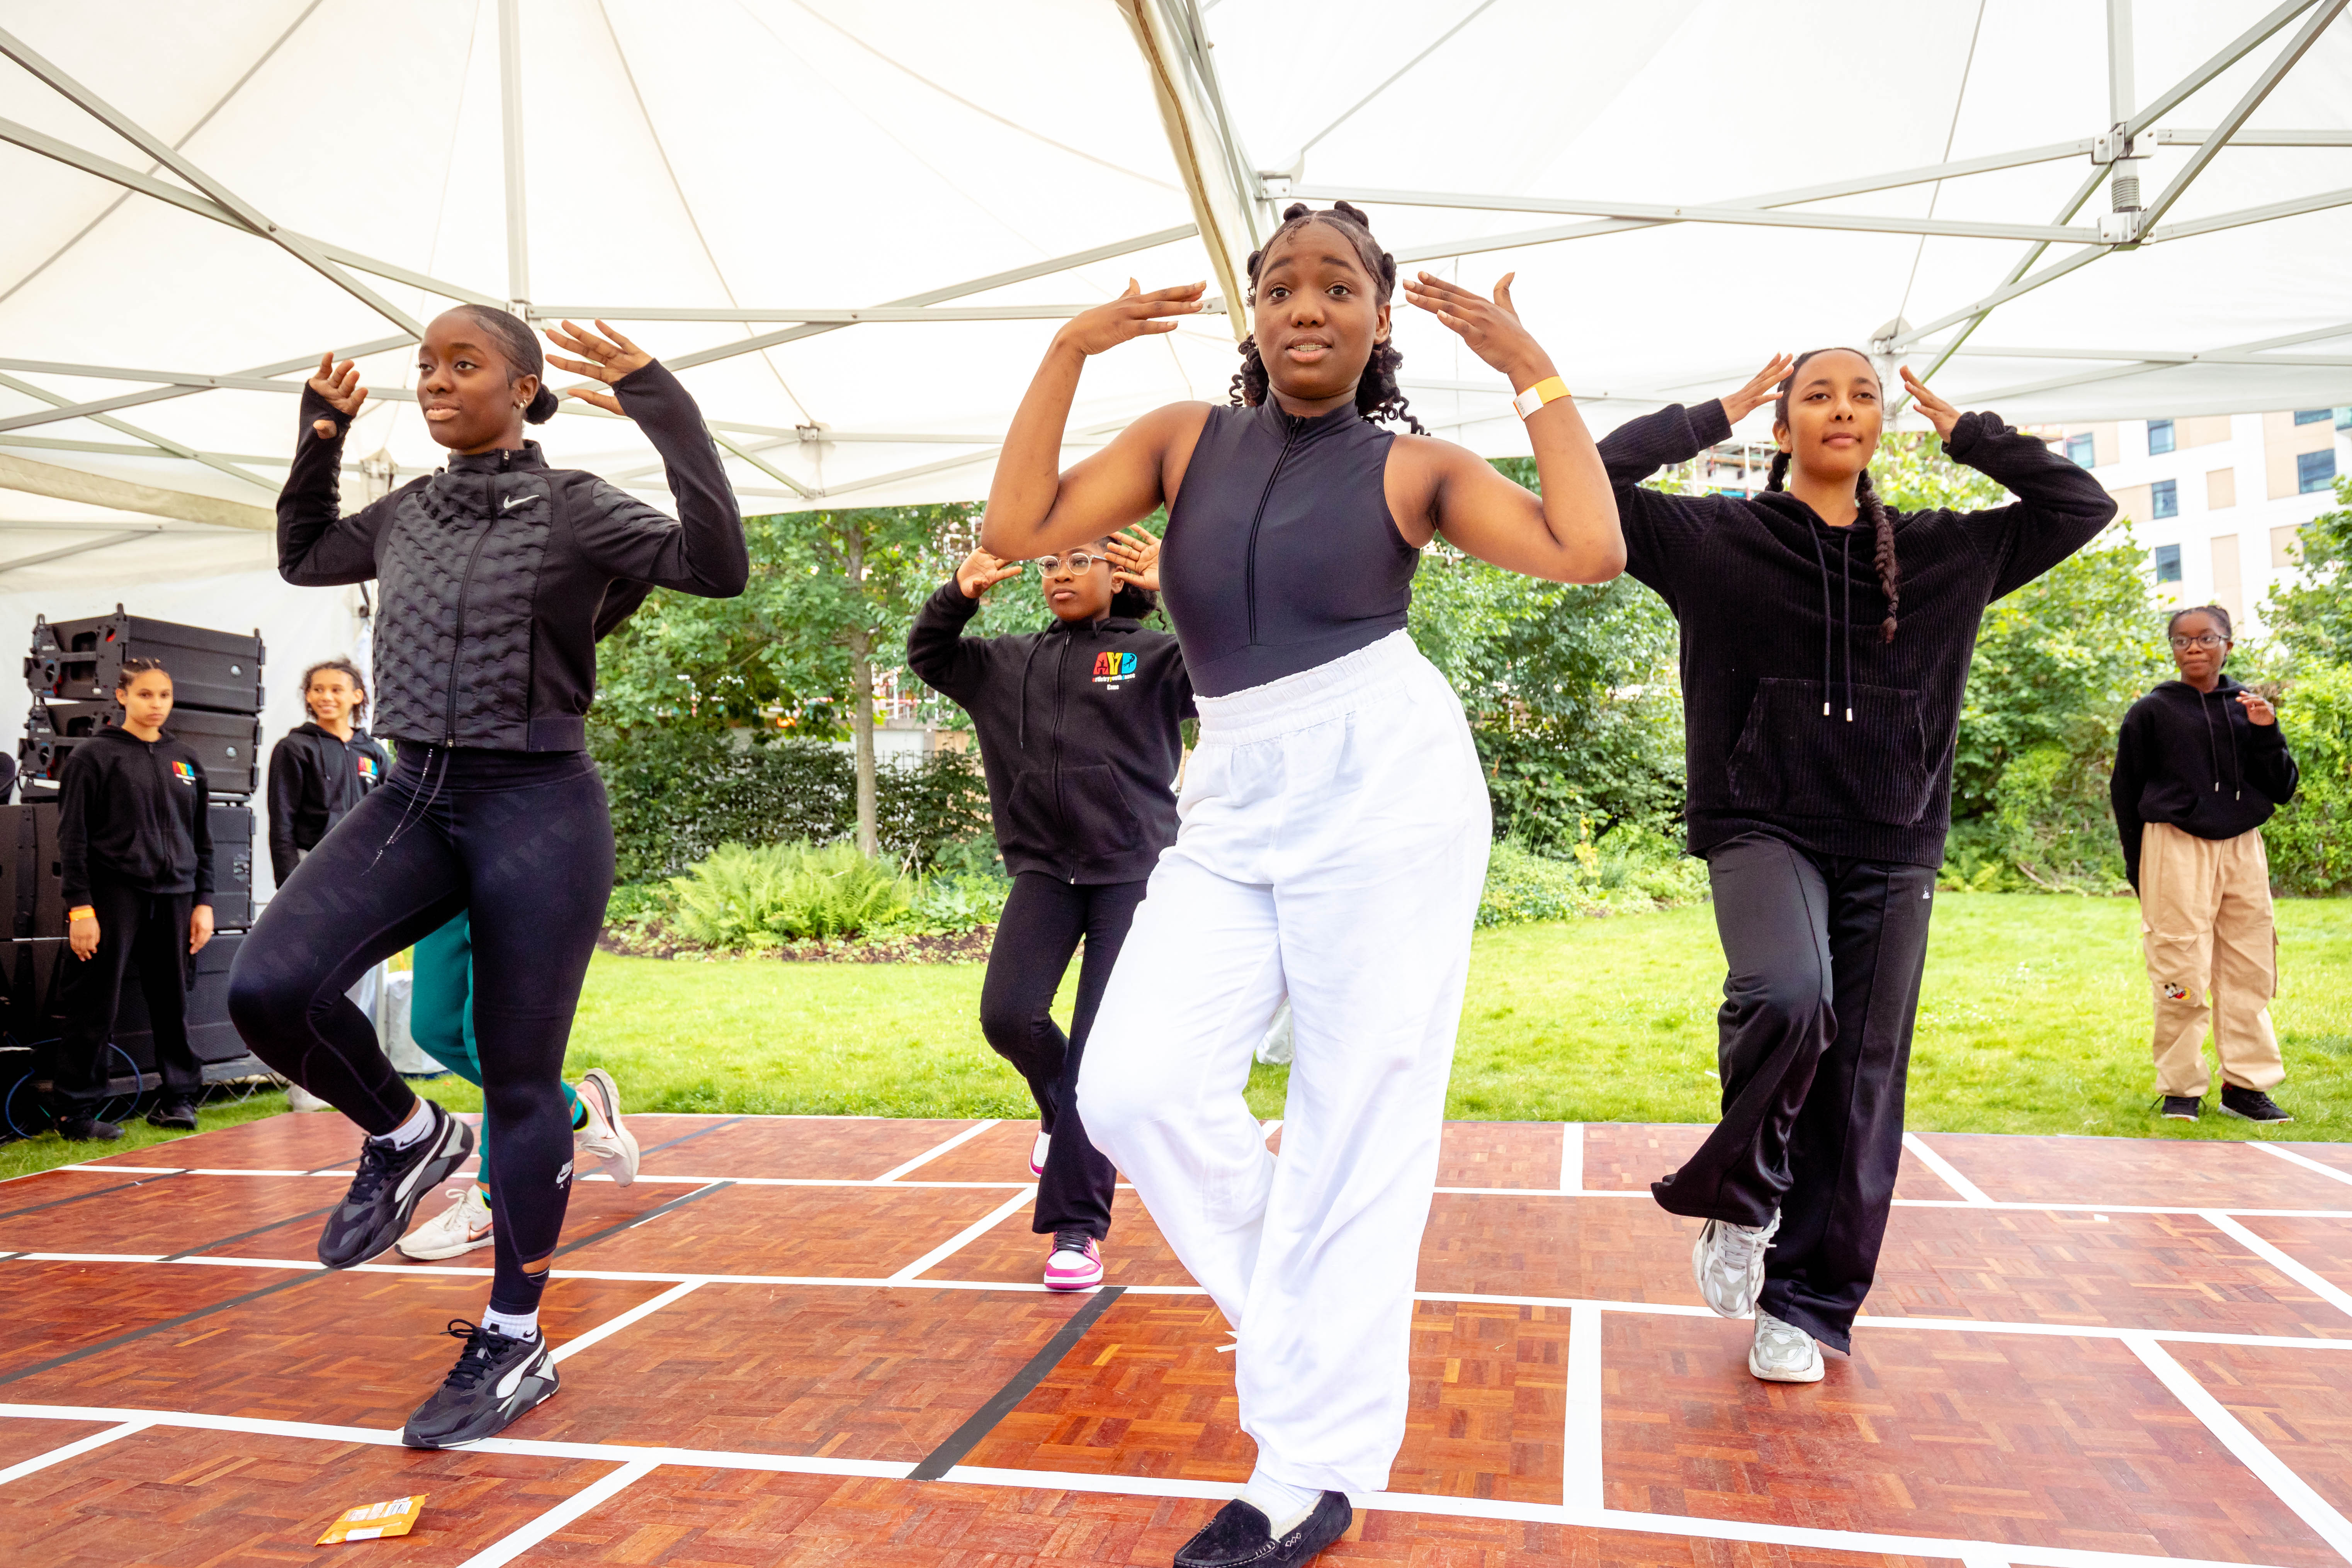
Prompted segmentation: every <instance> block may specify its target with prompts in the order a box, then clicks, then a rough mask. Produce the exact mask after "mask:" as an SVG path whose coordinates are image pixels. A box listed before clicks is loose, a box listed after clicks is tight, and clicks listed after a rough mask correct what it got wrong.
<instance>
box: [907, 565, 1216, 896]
mask: <svg viewBox="0 0 2352 1568" xmlns="http://www.w3.org/2000/svg"><path fill="white" fill-rule="evenodd" d="M979 611H980V602H979V601H978V600H976V599H969V598H966V597H965V596H964V592H963V590H962V589H961V587H958V586H957V585H956V582H955V579H954V578H952V577H950V579H948V581H947V583H946V584H943V585H942V586H941V587H940V591H939V592H938V593H936V594H933V595H931V597H930V600H929V603H927V604H925V605H923V608H922V612H921V613H920V614H919V615H918V616H916V617H915V626H914V629H913V630H912V631H910V632H908V634H907V663H908V666H909V667H910V668H912V669H913V670H914V672H915V673H916V674H917V675H919V676H920V677H922V678H923V679H924V680H925V681H926V682H928V683H929V685H930V686H931V688H932V689H935V690H937V691H938V692H940V694H941V695H942V696H945V697H947V698H949V699H950V700H953V701H954V702H955V703H956V705H957V706H959V707H961V709H962V710H964V711H965V712H967V713H969V714H971V722H972V728H973V729H975V730H977V731H979V732H980V762H981V766H982V769H983V770H984V771H985V772H986V773H987V774H988V809H989V814H990V815H991V816H992V817H993V818H994V819H995V823H996V847H997V849H998V850H999V851H1000V852H1001V853H1002V854H1003V857H1004V866H1005V868H1006V869H1007V870H1009V871H1011V872H1013V874H1014V875H1015V876H1018V875H1020V874H1021V873H1022V872H1024V871H1043V872H1045V873H1046V874H1047V875H1048V876H1052V877H1055V878H1057V879H1060V880H1062V881H1065V882H1085V883H1089V884H1094V883H1105V882H1139V881H1141V880H1142V879H1144V878H1146V877H1149V876H1150V875H1151V868H1152V866H1153V864H1154V863H1155V862H1156V861H1158V860H1159V858H1160V851H1161V850H1162V849H1165V848H1166V847H1168V846H1169V845H1171V844H1173V843H1174V842H1176V793H1175V788H1174V784H1175V779H1176V772H1177V769H1178V768H1179V767H1180V766H1181V765H1182V763H1183V760H1184V742H1183V735H1182V732H1181V731H1180V730H1179V729H1178V728H1177V725H1178V723H1179V722H1180V721H1182V720H1185V719H1190V718H1192V716H1193V710H1192V680H1191V679H1190V678H1189V677H1188V676H1186V674H1185V673H1184V656H1183V655H1182V654H1181V653H1179V652H1178V651H1177V648H1176V639H1175V638H1174V637H1171V636H1169V635H1168V634H1167V633H1166V632H1152V631H1146V630H1144V629H1143V628H1142V627H1141V626H1138V625H1137V624H1136V623H1135V622H1133V621H1131V620H1129V619H1127V618H1126V617H1125V616H1110V617H1109V618H1108V619H1106V620H1101V621H1097V622H1094V623H1091V624H1089V623H1086V622H1079V623H1076V624H1075V625H1073V624H1072V623H1070V622H1067V621H1056V622H1055V624H1054V625H1053V626H1050V627H1048V628H1046V629H1045V631H1042V632H1030V633H1027V634H1025V635H1024V636H1020V637H965V636H964V635H963V628H964V626H965V624H966V623H967V622H969V621H970V620H971V617H972V616H975V615H977V614H978V613H979Z"/></svg>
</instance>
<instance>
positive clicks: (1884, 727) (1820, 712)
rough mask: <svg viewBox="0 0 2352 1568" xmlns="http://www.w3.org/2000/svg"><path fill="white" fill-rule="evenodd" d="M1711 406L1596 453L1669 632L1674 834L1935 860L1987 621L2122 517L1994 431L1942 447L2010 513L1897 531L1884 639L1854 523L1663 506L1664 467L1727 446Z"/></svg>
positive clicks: (1937, 516) (1802, 513) (1930, 516)
mask: <svg viewBox="0 0 2352 1568" xmlns="http://www.w3.org/2000/svg"><path fill="white" fill-rule="evenodd" d="M1730 435H1731V426H1730V424H1729V422H1728V421H1727V420H1726V419H1725V418H1724V415H1723V405H1722V404H1721V403H1719V402H1709V403H1704V404H1701V405H1698V406H1697V407H1696V408H1684V407H1682V406H1681V405H1675V406H1672V407H1668V408H1664V409H1661V410H1659V411H1658V412H1657V413H1655V414H1652V415H1649V416H1645V417H1643V418H1640V419H1635V420H1633V421H1631V422H1629V423H1627V424H1624V425H1621V426H1618V427H1617V428H1616V429H1615V430H1612V431H1611V432H1610V433H1609V435H1608V436H1607V437H1605V438H1604V439H1603V440H1602V441H1601V458H1602V460H1603V461H1605V462H1606V463H1607V464H1608V467H1609V477H1610V479H1611V480H1612V483H1613V485H1614V487H1615V489H1616V492H1617V516H1618V521H1619V522H1620V523H1621V524H1622V526H1623V528H1624V531H1625V551H1626V570H1627V571H1629V572H1631V573H1632V574H1633V576H1634V577H1635V578H1636V579H1638V580H1639V581H1641V582H1643V583H1645V584H1648V585H1649V586H1650V587H1652V588H1654V589H1655V590H1657V592H1658V594H1659V595H1660V596H1662V597H1663V598H1664V600H1665V601H1666V604H1667V606H1668V607H1669V608H1671V609H1672V610H1673V611H1674V613H1675V620H1676V621H1677V622H1679V623H1680V624H1681V627H1682V680H1683V704H1684V713H1685V718H1684V747H1685V758H1686V760H1687V763H1688V772H1689V796H1688V802H1689V804H1688V805H1687V807H1686V810H1685V827H1686V829H1687V832H1688V837H1689V844H1690V850H1691V853H1692V854H1694V855H1704V854H1705V853H1706V851H1707V850H1709V849H1711V848H1713V847H1715V846H1717V845H1718V844H1721V843H1723V842H1724V841H1725V840H1727V839H1729V838H1733V837H1738V835H1740V834H1743V833H1754V832H1764V833H1769V834H1773V835H1775V836H1777V837H1780V838H1783V839H1786V840H1788V841H1789V842H1790V843H1792V844H1794V845H1796V846H1797V847H1799V848H1801V849H1805V850H1808V851H1811V853H1813V854H1816V855H1822V856H1831V857H1840V858H1843V857H1852V858H1856V859H1863V860H1881V861H1890V862H1894V863H1896V864H1901V865H1913V866H1937V865H1941V864H1942V863H1943V858H1944V836H1945V832H1946V830H1947V829H1948V827H1949V826H1950V825H1951V815H1952V752H1953V746H1954V742H1956V741H1957V739H1958V734H1959V721H1960V699H1961V694H1962V692H1963V691H1964V690H1965V689H1966V688H1967V685H1968V679H1969V658H1970V657H1971V656H1972V655H1973V654H1974V653H1975V651H1976V641H1977V627H1978V625H1979V622H1980V621H1981V620H1982V618H1983V616H1984V610H1985V606H1986V605H1990V603H1992V602H1993V601H1994V600H1995V599H1998V598H2000V597H2001V596H2002V595H2005V594H2011V593H2014V592H2015V591H2016V590H2018V589H2019V588H2021V587H2023V586H2024V585H2025V584H2028V583H2031V582H2032V581H2033V579H2035V578H2036V577H2039V576H2040V575H2042V573H2044V572H2047V571H2048V570H2050V568H2052V567H2053V566H2055V565H2056V564H2058V563H2060V562H2061V561H2063V560H2065V559H2066V557H2068V556H2069V555H2072V554H2073V553H2074V552H2075V551H2077V550H2080V549H2081V548H2082V547H2083V546H2084V545H2085V544H2087V543H2089V542H2091V541H2092V540H2093V539H2094V538H2095V537H2097V535H2098V532H2099V531H2100V530H2101V529H2103V528H2105V526H2106V525H2107V522H2108V520H2109V519H2111V518H2113V517H2114V516H2115V514H2116V503H2115V501H2114V500H2113V499H2112V498H2111V497H2109V496H2108V494H2107V493H2106V491H2105V490H2103V489H2100V488H2099V482H2098V481H2097V480H2096V479H2093V478H2092V477H2091V476H2090V474H2089V473H2087V472H2086V471H2084V469H2082V468H2077V467H2076V466H2075V465H2074V464H2073V463H2071V462H2068V461H2067V460H2066V459H2065V458H2062V457H2059V456H2057V455H2055V454H2054V453H2053V452H2052V451H2051V450H2050V448H2049V447H2045V446H2044V445H2042V442H2041V441H2039V440H2037V439H2035V438H2034V437H2031V436H2025V435H2021V434H2019V433H2018V432H2017V431H2016V430H2014V429H2012V428H2011V427H2010V426H2007V425H2005V424H2003V423H2002V422H2001V420H2000V416H1997V415H1993V414H1964V415H1962V416H1960V421H1959V424H1958V426H1955V427H1954V429H1953V431H1952V436H1951V439H1950V440H1948V441H1947V442H1946V443H1945V450H1947V451H1948V452H1949V453H1950V454H1951V456H1952V457H1953V458H1954V459H1955V460H1957V461H1959V462H1963V463H1966V464H1968V465H1969V467H1970V468H1975V469H1978V470H1979V472H1982V473H1984V474H1987V475H1989V476H1990V477H1991V478H1992V479H1997V480H1999V481H2000V483H2001V484H2002V485H2004V486H2006V487H2007V488H2008V489H2009V490H2010V491H2011V493H2013V494H2015V495H2016V496H2018V497H2019V498H2020V499H2019V500H2017V502H2016V503H2015V504H2013V505H2010V506H2000V507H1992V508H1990V509H1988V510H1984V511H1952V510H1948V509H1940V508H1939V509H1937V510H1934V511H1917V512H1907V513H1903V514H1901V515H1899V516H1897V517H1896V518H1895V558H1896V562H1897V567H1898V571H1899V577H1898V579H1897V582H1898V586H1899V590H1900V594H1901V598H1902V605H1901V609H1900V619H1901V625H1900V627H1899V629H1897V631H1896V632H1895V640H1894V641H1893V642H1891V643H1889V642H1886V641H1885V640H1883V639H1882V637H1881V636H1880V633H1879V623H1880V622H1881V621H1883V620H1884V619H1885V616H1886V600H1885V595H1882V594H1881V593H1880V592H1879V588H1878V572H1877V568H1876V566H1875V565H1874V563H1873V555H1874V541H1873V536H1872V530H1871V527H1870V524H1869V522H1868V521H1867V520H1864V521H1858V522H1857V523H1856V524H1855V525H1854V526H1853V527H1852V528H1832V527H1830V526H1829V525H1828V524H1827V523H1825V522H1823V521H1822V520H1821V519H1820V518H1819V517H1818V516H1817V515H1815V513H1814V511H1813V509H1812V508H1811V507H1809V506H1807V505H1806V504H1805V503H1804V502H1802V501H1801V500H1798V499H1797V498H1796V497H1794V496H1792V495H1789V494H1787V493H1786V492H1784V491H1777V490H1776V491H1768V492H1766V493H1765V494H1763V495H1759V496H1758V497H1756V498H1755V499H1754V500H1747V499H1744V498H1741V497H1738V496H1719V495H1717V496H1670V495H1662V494H1660V493H1659V492H1658V491H1656V490H1647V489H1641V488H1640V485H1641V481H1642V480H1643V479H1645V478H1647V477H1648V476H1649V475H1651V474H1652V473H1654V472H1655V471H1656V470H1657V469H1659V468H1663V467H1665V466H1666V465H1669V464H1673V463H1681V462H1685V461H1687V460H1689V459H1690V458H1695V457H1696V456H1698V454H1699V453H1701V452H1703V451H1705V450H1706V448H1707V447H1711V446H1713V445H1715V444H1716V443H1717V442H1718V441H1722V440H1726V439H1727V438H1728V437H1730Z"/></svg>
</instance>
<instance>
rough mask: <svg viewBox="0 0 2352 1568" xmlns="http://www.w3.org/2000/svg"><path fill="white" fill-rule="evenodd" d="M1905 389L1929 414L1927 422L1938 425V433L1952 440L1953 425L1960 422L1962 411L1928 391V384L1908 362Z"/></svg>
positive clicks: (1923, 411)
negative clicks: (1912, 371)
mask: <svg viewBox="0 0 2352 1568" xmlns="http://www.w3.org/2000/svg"><path fill="white" fill-rule="evenodd" d="M1903 390H1904V391H1906V392H1907V393H1909V394H1910V395H1911V401H1912V402H1913V403H1915V404H1916V405H1918V408H1919V412H1920V413H1922V414H1924V415H1926V416H1927V423H1928V424H1930V425H1933V426H1935V427H1936V434H1937V436H1939V437H1943V438H1944V439H1945V440H1947V441H1948V440H1950V439H1951V438H1952V426H1955V425H1958V423H1959V422H1960V411H1959V410H1958V409H1957V408H1955V407H1953V406H1952V405H1950V404H1948V403H1947V402H1945V401H1944V400H1943V399H1942V398H1940V397H1938V396H1937V395H1935V394H1934V393H1932V392H1930V391H1928V390H1927V383H1926V382H1924V381H1921V380H1920V379H1919V378H1918V377H1917V376H1916V375H1913V374H1911V367H1910V366H1909V365H1907V364H1906V365H1905V366H1904V367H1903Z"/></svg>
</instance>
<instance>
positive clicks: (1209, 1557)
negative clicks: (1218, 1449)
mask: <svg viewBox="0 0 2352 1568" xmlns="http://www.w3.org/2000/svg"><path fill="white" fill-rule="evenodd" d="M1355 1522H1356V1508H1355V1505H1354V1504H1353V1503H1351V1502H1349V1500H1348V1494H1347V1493H1346V1492H1325V1493H1324V1494H1323V1500H1322V1501H1320V1502H1318V1503H1317V1504H1316V1505H1315V1508H1314V1510H1313V1511H1312V1512H1310V1513H1309V1514H1307V1517H1306V1518H1305V1519H1303V1520H1301V1521H1298V1523H1297V1525H1295V1526H1293V1527H1292V1528H1291V1530H1290V1531H1289V1532H1288V1533H1287V1534H1286V1535H1285V1536H1283V1538H1282V1539H1281V1540H1279V1541H1276V1539H1275V1538H1274V1527H1273V1525H1271V1524H1270V1523H1268V1522H1267V1521H1266V1517H1265V1515H1264V1514H1262V1513H1260V1512H1258V1510H1256V1509H1255V1508H1254V1507H1252V1506H1251V1505H1250V1504H1248V1503H1245V1502H1244V1501H1242V1500H1241V1499H1239V1498H1235V1499H1234V1500H1233V1501H1231V1502H1229V1503H1227V1504H1226V1505H1225V1506H1224V1507H1223V1508H1221V1509H1219V1510H1217V1517H1216V1518H1214V1519H1213V1520H1211V1521H1209V1522H1208V1523H1207V1525H1205V1526H1204V1527H1203V1528H1202V1531H1201V1532H1200V1533H1199V1534H1198V1535H1195V1536H1194V1537H1192V1540H1190V1541H1188V1542H1185V1543H1184V1544H1183V1546H1182V1547H1181V1549H1179V1550H1178V1552H1177V1553H1176V1568H1242V1565H1243V1564H1244V1563H1246V1564H1248V1568H1297V1564H1299V1563H1306V1562H1308V1561H1310V1560H1312V1559H1313V1558H1314V1556H1315V1554H1316V1553H1317V1552H1321V1551H1322V1550H1323V1549H1324V1548H1325V1547H1327V1546H1328V1545H1330V1544H1331V1543H1332V1542H1335V1541H1337V1540H1339V1537H1341V1536H1343V1535H1345V1534H1347V1533H1348V1527H1349V1525H1351V1524H1353V1523H1355Z"/></svg>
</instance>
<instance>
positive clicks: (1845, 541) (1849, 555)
mask: <svg viewBox="0 0 2352 1568" xmlns="http://www.w3.org/2000/svg"><path fill="white" fill-rule="evenodd" d="M1838 578H1839V580H1840V582H1841V583H1842V584H1843V586H1844V589H1845V612H1844V622H1845V624H1844V628H1843V629H1844V632H1845V721H1846V722H1847V723H1849V724H1851V723H1853V529H1851V528H1849V529H1847V530H1846V531H1845V532H1843V534H1841V535H1839V536H1838ZM1828 609H1829V606H1828V605H1822V611H1823V613H1824V614H1826V613H1827V612H1828ZM1828 695H1829V693H1827V692H1826V691H1825V692H1823V693H1822V696H1824V697H1826V696H1828Z"/></svg>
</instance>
